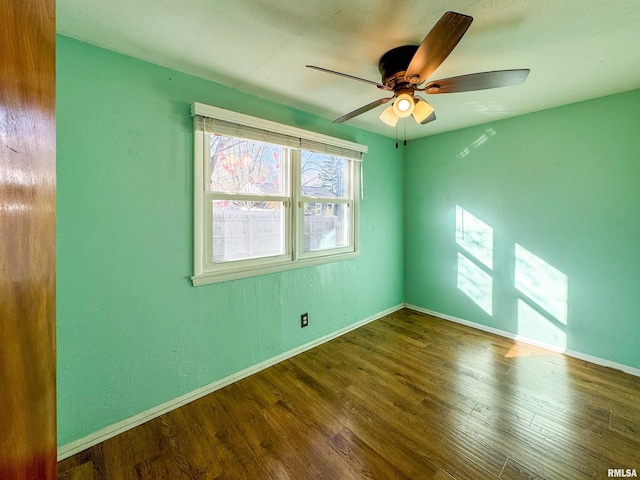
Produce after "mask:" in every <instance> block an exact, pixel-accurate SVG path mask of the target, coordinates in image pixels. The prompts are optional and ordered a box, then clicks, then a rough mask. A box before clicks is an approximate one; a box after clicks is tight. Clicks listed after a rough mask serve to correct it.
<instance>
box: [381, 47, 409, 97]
mask: <svg viewBox="0 0 640 480" xmlns="http://www.w3.org/2000/svg"><path fill="white" fill-rule="evenodd" d="M416 50H418V46H417V45H404V46H402V47H396V48H394V49H392V50H389V51H388V52H387V53H385V54H384V55H382V57H380V61H379V62H378V70H380V74H381V75H382V83H384V84H385V85H387V86H389V87H391V88H394V87H395V86H396V85H397V84H398V83H405V82H404V72H405V71H406V70H407V67H408V66H409V63H411V59H412V58H413V56H414V54H415V53H416ZM400 73H401V74H402V75H400V76H399V75H398V74H400ZM398 77H399V78H401V79H402V82H398V79H399V78H398Z"/></svg>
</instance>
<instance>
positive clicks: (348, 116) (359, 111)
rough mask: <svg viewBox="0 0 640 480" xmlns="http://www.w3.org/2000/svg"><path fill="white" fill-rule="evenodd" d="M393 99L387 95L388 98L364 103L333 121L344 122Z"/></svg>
mask: <svg viewBox="0 0 640 480" xmlns="http://www.w3.org/2000/svg"><path fill="white" fill-rule="evenodd" d="M391 99H393V97H389V98H381V99H380V100H376V101H375V102H371V103H369V104H367V105H365V106H364V107H360V108H358V109H357V110H354V111H353V112H349V113H347V114H346V115H343V116H341V117H340V118H336V119H335V120H334V121H333V123H342V122H346V121H347V120H350V119H352V118H353V117H357V116H358V115H361V114H363V113H364V112H368V111H369V110H372V109H374V108H376V107H378V106H380V105H383V104H385V103H387V102H388V101H389V100H391Z"/></svg>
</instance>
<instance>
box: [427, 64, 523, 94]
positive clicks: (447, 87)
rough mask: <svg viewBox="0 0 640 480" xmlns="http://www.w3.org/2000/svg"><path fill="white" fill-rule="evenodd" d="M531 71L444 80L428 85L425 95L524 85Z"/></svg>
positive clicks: (479, 74)
mask: <svg viewBox="0 0 640 480" xmlns="http://www.w3.org/2000/svg"><path fill="white" fill-rule="evenodd" d="M529 72H530V70H529V69H528V68H524V69H519V70H495V71H493V72H481V73H471V74H469V75H460V76H459V77H449V78H443V79H441V80H434V81H433V82H429V83H427V85H426V86H425V90H424V91H425V93H428V94H434V93H457V92H471V91H475V90H486V89H488V88H500V87H508V86H510V85H519V84H521V83H523V82H524V81H525V80H526V79H527V76H528V75H529Z"/></svg>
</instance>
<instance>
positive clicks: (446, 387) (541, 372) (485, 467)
mask: <svg viewBox="0 0 640 480" xmlns="http://www.w3.org/2000/svg"><path fill="white" fill-rule="evenodd" d="M620 468H624V469H627V468H628V469H636V470H637V472H640V378H637V377H634V376H631V375H628V374H625V373H622V372H620V371H617V370H613V369H609V368H604V367H600V366H597V365H593V364H590V363H587V362H584V361H581V360H576V359H573V358H569V357H566V356H564V355H560V354H557V353H552V352H549V351H547V350H543V349H540V348H536V347H532V346H528V345H526V344H521V343H517V342H514V341H511V340H508V339H504V338H502V337H498V336H495V335H491V334H487V333H484V332H481V331H478V330H474V329H472V328H468V327H464V326H461V325H457V324H454V323H450V322H447V321H444V320H440V319H437V318H433V317H430V316H427V315H423V314H420V313H415V312H412V311H410V310H402V311H399V312H396V313H394V314H391V315H389V316H387V317H384V318H383V319H380V320H377V321H375V322H373V323H370V324H368V325H366V326H364V327H361V328H359V329H357V330H354V331H352V332H350V333H348V334H346V335H344V336H342V337H339V338H337V339H335V340H332V341H330V342H328V343H325V344H323V345H321V346H319V347H316V348H314V349H312V350H309V351H308V352H305V353H303V354H300V355H298V356H296V357H294V358H292V359H289V360H286V361H284V362H282V363H280V364H278V365H276V366H273V367H271V368H269V369H266V370H263V371H262V372H259V373H257V374H255V375H253V376H251V377H249V378H246V379H244V380H242V381H240V382H237V383H235V384H233V385H230V386H228V387H226V388H224V389H221V390H219V391H217V392H215V393H213V394H210V395H208V396H206V397H204V398H201V399H199V400H197V401H195V402H193V403H190V404H188V405H186V406H184V407H182V408H179V409H177V410H174V411H172V412H170V413H167V414H165V415H163V416H161V417H159V418H157V419H155V420H152V421H150V422H147V423H146V424H144V425H141V426H139V427H137V428H135V429H133V430H130V431H128V432H125V433H123V434H121V435H118V436H117V437H114V438H112V439H110V440H107V441H105V442H103V443H101V444H99V445H97V446H95V447H93V448H91V449H89V450H87V451H84V452H81V453H79V454H77V455H75V456H74V457H71V458H68V459H66V460H63V461H62V462H60V463H59V464H58V479H59V480H63V479H64V480H70V479H75V480H84V479H96V480H98V479H100V480H102V479H122V480H129V479H153V480H158V479H191V480H196V479H198V480H199V479H214V478H229V479H242V478H246V479H251V480H257V479H295V480H300V479H316V478H326V479H332V480H334V479H363V478H372V479H376V480H377V479H395V478H409V479H420V478H425V479H449V480H450V479H452V478H455V479H458V480H461V479H468V480H484V479H491V478H502V479H548V480H557V479H577V480H579V479H587V478H596V479H604V478H608V470H609V469H620ZM638 474H640V473H638Z"/></svg>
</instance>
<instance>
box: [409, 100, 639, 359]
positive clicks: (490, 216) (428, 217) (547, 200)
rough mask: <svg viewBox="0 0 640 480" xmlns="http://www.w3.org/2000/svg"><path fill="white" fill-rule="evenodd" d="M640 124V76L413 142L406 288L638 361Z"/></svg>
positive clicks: (483, 316) (575, 345)
mask: <svg viewBox="0 0 640 480" xmlns="http://www.w3.org/2000/svg"><path fill="white" fill-rule="evenodd" d="M639 127H640V90H635V91H631V92H626V93H621V94H617V95H613V96H609V97H604V98H600V99H595V100H590V101H586V102H581V103H577V104H572V105H568V106H563V107H559V108H555V109H551V110H546V111H541V112H537V113H533V114H529V115H524V116H520V117H515V118H511V119H508V120H504V121H497V122H493V123H488V124H485V125H480V126H476V127H471V128H466V129H463V130H459V131H455V132H450V133H446V134H442V135H436V136H432V137H427V138H424V139H421V140H418V141H414V142H411V143H410V144H409V146H408V147H407V148H408V150H407V155H406V159H405V160H406V166H405V253H406V257H405V259H406V261H405V284H406V291H405V301H406V302H407V303H409V304H414V305H417V306H420V307H422V308H425V309H429V310H433V311H436V312H439V313H444V314H447V315H451V316H454V317H458V318H463V319H465V320H469V321H472V322H477V323H480V324H483V325H486V326H489V327H493V328H497V329H500V330H504V331H508V332H511V333H515V334H523V333H525V334H526V336H529V337H534V339H535V340H539V341H550V343H555V344H556V345H557V346H558V347H561V348H562V347H565V348H567V349H569V350H573V351H576V352H580V353H584V354H589V355H594V356H597V357H600V358H603V359H607V360H611V361H614V362H618V363H621V364H625V365H628V366H631V367H635V368H640V314H639V312H640V274H639V271H640V249H639V248H638V239H639V238H640V215H638V208H639V207H640V156H639V154H638V152H640V135H638V128H639ZM457 209H462V210H464V211H465V212H468V213H467V214H466V215H467V216H466V224H465V225H460V223H462V222H457V221H456V211H457ZM462 210H461V211H462ZM468 214H471V215H473V216H474V217H475V218H476V219H478V220H479V221H480V222H482V223H478V221H477V220H474V218H473V217H470V216H468ZM474 225H480V226H481V228H479V229H476V231H475V232H474ZM465 226H466V228H467V231H466V232H465V235H467V237H465V239H466V242H467V243H465V242H464V241H463V242H461V243H462V245H461V244H459V243H458V242H457V236H456V231H457V230H460V231H462V230H464V228H465ZM488 228H490V229H492V230H491V231H492V234H493V241H492V242H489V241H488V236H486V235H485V237H483V236H482V235H480V233H482V231H483V230H486V229H488ZM474 242H475V243H474ZM478 249H480V250H481V251H482V250H490V251H492V254H493V265H492V268H488V267H487V266H485V265H484V264H483V263H482V262H481V261H479V259H478V256H480V257H482V255H478ZM487 263H489V262H487ZM488 285H490V288H491V289H492V291H491V292H490V293H488V291H489V290H488V288H489V287H488ZM543 295H546V296H547V299H551V301H549V300H543V299H542V296H543ZM554 302H555V304H554ZM563 302H564V304H565V305H564V308H565V309H566V315H564V314H563V313H562V310H563V307H562V305H561V304H562V303H563ZM483 307H484V308H483ZM488 312H490V313H488ZM560 317H564V318H560ZM536 337H537V338H536ZM563 344H564V345H563Z"/></svg>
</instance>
